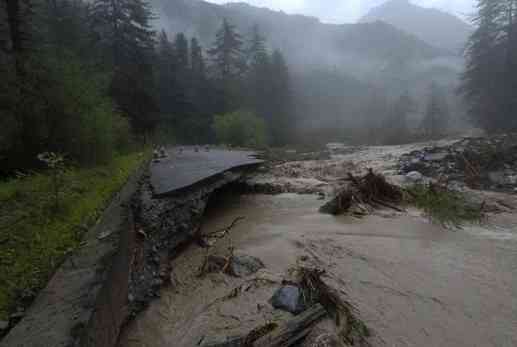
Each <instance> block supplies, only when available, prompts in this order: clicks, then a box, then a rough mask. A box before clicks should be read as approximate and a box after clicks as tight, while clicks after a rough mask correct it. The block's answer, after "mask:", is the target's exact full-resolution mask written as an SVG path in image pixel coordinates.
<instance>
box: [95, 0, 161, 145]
mask: <svg viewBox="0 0 517 347" xmlns="http://www.w3.org/2000/svg"><path fill="white" fill-rule="evenodd" d="M90 16H91V18H92V24H93V29H94V31H95V33H96V34H97V39H98V43H99V44H100V46H101V48H102V47H104V48H106V49H107V50H108V52H110V54H109V58H110V61H111V65H112V67H113V70H114V74H113V80H112V83H111V88H110V89H111V95H112V96H113V98H114V99H115V101H116V103H117V105H118V106H119V108H120V109H121V110H122V112H123V113H124V114H126V115H127V116H128V117H129V118H130V120H131V122H132V124H133V126H134V128H135V130H136V131H138V132H139V133H140V134H142V135H144V140H145V138H146V137H145V135H147V134H149V133H150V132H152V131H153V128H154V126H155V124H156V120H157V119H156V115H157V113H158V107H157V102H156V100H155V97H154V91H155V86H154V77H153V59H154V58H153V55H154V45H155V32H154V30H153V29H152V26H151V23H150V22H151V20H152V19H153V18H154V15H153V13H152V10H151V6H150V4H149V3H148V2H146V0H95V1H94V2H93V5H92V10H91V13H90Z"/></svg>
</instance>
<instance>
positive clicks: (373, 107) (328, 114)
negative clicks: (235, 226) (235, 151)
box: [0, 0, 517, 174]
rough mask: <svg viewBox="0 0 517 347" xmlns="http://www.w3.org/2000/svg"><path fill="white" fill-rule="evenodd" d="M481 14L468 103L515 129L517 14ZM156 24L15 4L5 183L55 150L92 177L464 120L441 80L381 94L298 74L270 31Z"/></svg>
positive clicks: (324, 73) (471, 50)
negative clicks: (165, 159) (143, 155)
mask: <svg viewBox="0 0 517 347" xmlns="http://www.w3.org/2000/svg"><path fill="white" fill-rule="evenodd" d="M478 8H479V15H478V16H477V17H476V18H475V19H474V24H475V25H476V31H475V32H474V34H473V35H472V37H471V39H470V41H469V44H468V46H467V50H466V56H467V68H466V71H465V72H464V74H463V78H462V84H461V88H460V91H461V93H462V94H463V96H465V100H466V101H467V103H466V104H467V106H468V108H469V115H470V118H471V120H473V123H474V124H475V125H476V126H478V127H481V128H483V129H486V130H488V131H501V130H506V129H509V128H515V127H516V126H517V123H516V121H515V119H514V118H515V117H510V115H513V114H515V112H517V99H516V97H515V90H516V88H517V77H515V76H517V72H516V71H514V70H517V67H516V66H517V44H516V42H517V33H516V30H517V29H516V27H517V23H516V21H515V12H516V8H517V5H516V4H515V1H507V0H496V1H488V0H480V1H479V5H478ZM156 23H160V22H159V21H157V15H156V14H155V13H154V10H153V8H152V7H151V4H150V3H148V2H146V1H144V0H115V1H107V0H95V1H93V2H87V1H80V0H56V1H37V0H25V1H21V0H7V1H5V2H3V3H2V7H0V44H1V50H0V69H1V76H2V79H1V80H0V107H1V113H2V117H1V119H0V122H1V126H0V162H1V168H2V169H1V171H2V173H3V174H6V173H11V172H14V171H15V170H20V169H22V170H23V169H27V168H35V167H38V165H40V164H41V161H39V160H38V159H37V156H38V154H40V153H42V152H47V151H50V152H55V153H62V154H63V155H65V156H66V158H67V159H68V160H69V161H71V162H74V163H77V164H80V165H89V166H90V165H95V164H99V163H104V162H108V161H109V160H110V159H111V158H112V157H113V156H114V155H115V154H117V153H124V152H127V151H131V150H132V149H134V148H135V146H142V145H143V144H151V143H168V142H176V143H182V144H202V143H229V144H232V145H237V146H259V147H260V146H266V145H271V146H283V145H286V144H289V143H290V144H293V143H307V142H317V143H320V142H321V143H323V142H324V141H327V140H347V139H349V140H350V142H353V143H355V142H361V141H363V142H364V141H365V140H364V139H368V142H369V143H375V144H394V143H401V142H408V141H412V140H419V139H425V138H437V137H440V136H443V135H445V134H447V133H448V131H449V125H450V123H451V122H450V119H451V117H452V116H453V114H454V113H456V112H457V108H453V107H451V100H452V97H451V95H453V94H454V93H453V89H451V88H452V87H451V86H450V85H447V84H444V83H440V81H436V80H435V79H434V78H432V77H429V76H428V75H425V76H421V77H420V78H419V81H418V83H419V85H427V91H424V92H423V93H419V94H415V93H414V90H413V88H410V87H409V86H410V85H411V84H408V83H409V82H404V83H401V84H400V86H398V87H396V88H395V87H394V85H393V84H389V85H388V84H385V85H383V84H382V83H381V84H378V85H375V84H374V83H370V82H367V81H366V82H363V81H359V80H358V79H356V78H354V77H352V76H351V75H349V74H347V73H344V72H342V70H341V69H339V68H338V67H336V68H335V69H334V70H332V69H329V68H319V69H315V68H307V69H306V70H307V71H304V74H300V73H296V75H295V74H293V73H292V71H291V70H292V69H291V70H290V69H289V68H288V66H290V63H289V61H288V60H287V59H286V58H285V56H284V55H283V54H282V52H281V51H279V50H275V49H274V45H273V44H272V43H271V42H268V41H269V38H268V39H266V35H265V34H264V33H263V32H262V31H261V27H259V25H253V24H252V23H249V28H248V30H247V31H246V32H243V30H239V29H237V27H236V26H235V25H234V24H233V23H232V22H231V21H230V20H227V19H224V20H222V21H221V22H220V23H219V27H218V29H217V30H214V32H212V33H211V43H210V44H209V45H208V44H205V47H203V44H202V42H203V40H200V39H198V38H197V37H195V36H187V34H184V33H181V32H179V33H174V32H170V31H169V32H167V31H165V30H160V31H157V30H156V28H155V27H156ZM312 25H314V24H312ZM361 25H364V24H361ZM357 28H362V29H364V27H357ZM369 28H370V29H374V28H375V27H369ZM362 29H361V30H362ZM370 29H369V30H370ZM354 30H359V29H354ZM266 31H267V30H266ZM371 32H373V31H371ZM394 33H395V32H394ZM354 35H355V34H354ZM354 35H352V34H351V33H348V36H347V37H348V38H349V39H350V37H355V36H354ZM392 35H395V36H393V37H394V38H395V37H396V40H398V41H401V40H402V41H403V38H404V37H405V36H400V37H399V36H396V35H398V34H392ZM269 36H271V33H270V35H269ZM300 39H301V38H300V37H298V38H296V40H298V41H299V40H300ZM205 41H206V39H205ZM273 41H274V40H273ZM398 41H397V42H398ZM402 41H401V42H402ZM354 42H355V41H354ZM406 44H407V45H415V44H420V43H418V42H417V41H415V40H414V39H411V40H409V41H407V42H406ZM420 45H421V46H422V47H427V46H423V44H420ZM354 47H355V46H354ZM397 47H398V46H397ZM415 47H416V46H415ZM357 49H359V48H357ZM361 49H362V48H361ZM428 50H429V54H431V55H432V54H435V53H432V52H434V51H432V49H431V48H428ZM368 52H371V48H369V49H368ZM397 62H398V63H397ZM298 64H299V62H298ZM389 64H391V65H388V67H389V71H390V72H389V73H390V74H391V75H393V76H392V77H393V80H397V78H398V79H399V80H401V81H402V80H404V78H403V77H402V75H403V74H404V71H402V67H403V65H404V64H405V63H404V60H400V59H398V58H397V59H395V60H393V61H391V62H390V63H389ZM296 70H297V71H299V70H300V67H299V66H297V67H296ZM397 71H399V73H397ZM397 76H398V77H397ZM384 80H389V78H388V77H387V75H384ZM452 102H453V103H454V102H456V100H452ZM415 115H417V116H416V117H415ZM415 119H416V121H415Z"/></svg>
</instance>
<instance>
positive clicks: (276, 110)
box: [270, 50, 293, 145]
mask: <svg viewBox="0 0 517 347" xmlns="http://www.w3.org/2000/svg"><path fill="white" fill-rule="evenodd" d="M270 74H271V75H270V76H271V77H272V79H271V87H270V92H271V95H270V98H271V101H270V103H271V106H272V110H271V112H272V119H271V121H270V129H271V136H272V141H273V144H275V145H283V144H285V143H286V142H288V141H289V139H290V137H291V134H290V129H291V128H292V126H293V124H292V112H293V111H292V96H291V88H290V77H289V68H288V67H287V63H286V61H285V58H284V56H283V55H282V53H281V52H280V51H278V50H275V51H274V52H273V54H272V56H271V69H270Z"/></svg>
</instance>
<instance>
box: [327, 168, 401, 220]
mask: <svg viewBox="0 0 517 347" xmlns="http://www.w3.org/2000/svg"><path fill="white" fill-rule="evenodd" d="M348 179H349V181H350V182H351V184H349V185H348V186H347V187H346V188H345V189H343V190H342V191H341V192H339V193H338V194H337V196H336V197H335V198H334V199H332V200H331V201H329V202H328V203H326V204H325V205H324V206H322V207H321V208H320V212H322V213H327V214H332V215H338V214H341V213H344V212H346V211H349V210H350V209H351V208H352V207H357V209H356V214H367V213H368V211H370V210H371V208H373V207H376V206H378V205H380V206H384V207H388V208H391V209H394V210H397V211H399V212H401V211H402V209H400V208H399V207H397V206H396V204H398V203H400V202H402V199H403V193H402V190H401V189H400V188H398V187H397V186H395V185H393V184H390V183H388V182H387V181H386V179H385V178H384V176H382V175H380V174H375V173H374V172H373V170H372V169H369V170H368V173H367V174H366V175H365V176H363V177H355V176H354V175H352V174H351V173H349V174H348Z"/></svg>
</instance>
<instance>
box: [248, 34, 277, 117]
mask: <svg viewBox="0 0 517 347" xmlns="http://www.w3.org/2000/svg"><path fill="white" fill-rule="evenodd" d="M246 55H247V64H248V68H247V74H246V83H247V88H246V89H247V91H248V96H247V99H248V100H247V103H248V105H249V106H248V107H250V108H251V109H252V110H253V111H254V113H255V114H256V115H257V116H259V117H261V118H263V119H264V120H265V121H266V123H271V119H272V116H273V115H272V111H273V110H272V105H271V103H270V101H271V100H270V97H271V94H272V93H271V89H270V88H271V85H272V83H273V81H272V79H273V78H275V77H274V76H272V73H271V59H270V56H269V54H268V51H267V49H266V44H265V38H264V37H263V36H262V34H261V33H260V29H259V27H258V25H254V26H253V27H252V30H251V35H250V39H249V41H248V44H247V49H246Z"/></svg>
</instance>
